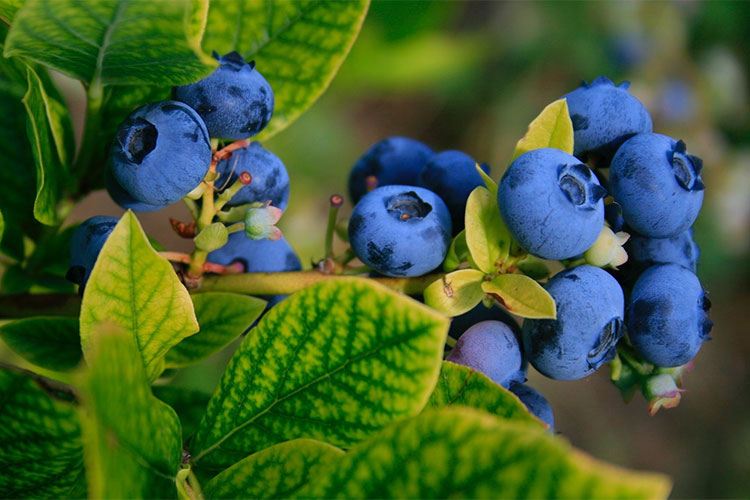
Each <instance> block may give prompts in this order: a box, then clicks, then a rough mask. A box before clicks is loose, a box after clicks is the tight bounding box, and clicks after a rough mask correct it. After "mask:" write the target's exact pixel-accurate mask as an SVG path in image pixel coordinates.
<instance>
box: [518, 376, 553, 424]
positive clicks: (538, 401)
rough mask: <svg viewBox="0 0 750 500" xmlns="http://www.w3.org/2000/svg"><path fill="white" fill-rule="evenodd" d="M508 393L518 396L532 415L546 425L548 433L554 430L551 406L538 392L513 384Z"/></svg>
mask: <svg viewBox="0 0 750 500" xmlns="http://www.w3.org/2000/svg"><path fill="white" fill-rule="evenodd" d="M510 392H512V393H513V394H515V395H516V396H518V399H520V400H521V402H522V403H523V404H524V405H526V408H527V409H528V410H529V411H530V412H531V414H532V415H534V416H536V417H537V418H538V419H539V420H541V421H542V422H544V423H545V424H547V425H548V426H549V430H550V431H554V430H555V415H554V413H552V406H550V404H549V402H548V401H547V399H546V398H545V397H544V396H542V395H541V394H540V393H539V391H537V390H536V389H534V388H533V387H529V386H528V385H526V384H518V383H513V384H510Z"/></svg>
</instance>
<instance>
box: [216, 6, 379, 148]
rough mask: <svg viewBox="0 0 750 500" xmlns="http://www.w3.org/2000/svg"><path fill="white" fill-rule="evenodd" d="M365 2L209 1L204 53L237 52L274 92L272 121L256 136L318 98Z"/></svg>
mask: <svg viewBox="0 0 750 500" xmlns="http://www.w3.org/2000/svg"><path fill="white" fill-rule="evenodd" d="M369 3H370V2H369V0H349V1H346V2H331V1H327V0H297V1H294V2H267V1H263V0H243V1H236V0H219V1H216V0H215V1H212V2H211V7H210V9H209V12H208V25H207V26H206V33H205V36H204V38H203V48H204V50H205V51H206V52H211V51H213V50H215V51H217V52H218V53H219V54H222V55H223V54H226V53H227V52H231V51H233V50H236V51H237V52H239V53H240V54H241V55H242V56H243V57H244V58H245V59H246V60H248V61H249V60H255V62H256V63H257V66H256V67H257V69H258V71H260V73H261V74H262V75H263V76H264V77H265V78H266V79H267V80H268V82H269V83H270V84H271V88H273V93H274V97H275V100H276V104H275V111H274V115H273V118H272V119H271V121H270V123H269V124H268V126H267V127H266V128H265V130H263V132H261V133H260V134H259V135H258V138H259V139H260V140H265V139H268V138H269V137H271V136H272V135H274V134H275V133H277V132H279V131H280V130H282V129H284V128H286V127H287V126H288V125H289V124H290V123H292V122H293V121H294V120H295V119H297V117H298V116H299V115H300V114H302V112H303V111H305V110H306V109H307V108H309V107H310V106H311V105H312V104H313V103H314V102H315V101H316V100H317V99H318V97H320V96H321V95H322V94H323V92H324V91H325V89H326V88H327V87H328V85H329V84H330V83H331V80H333V77H334V76H335V75H336V72H337V71H338V69H339V66H340V65H341V63H342V62H343V61H344V58H346V56H347V54H348V53H349V49H351V46H352V44H353V43H354V40H355V39H356V38H357V34H358V33H359V29H360V27H361V26H362V22H363V21H364V18H365V14H366V13H367V8H368V6H369Z"/></svg>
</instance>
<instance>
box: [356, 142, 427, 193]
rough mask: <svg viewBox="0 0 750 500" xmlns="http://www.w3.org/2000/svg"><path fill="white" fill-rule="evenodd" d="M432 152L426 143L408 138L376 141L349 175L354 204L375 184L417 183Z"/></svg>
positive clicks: (409, 184) (379, 185) (412, 184)
mask: <svg viewBox="0 0 750 500" xmlns="http://www.w3.org/2000/svg"><path fill="white" fill-rule="evenodd" d="M433 154H434V153H433V151H432V149H430V147H429V146H427V145H426V144H423V143H421V142H419V141H415V140H414V139H409V138H407V137H396V136H394V137H388V138H387V139H383V140H382V141H380V142H377V143H375V144H373V145H372V146H371V147H370V149H368V150H367V152H365V154H364V155H362V157H361V158H360V159H359V160H358V161H357V163H356V164H355V165H354V167H353V168H352V171H351V173H350V174H349V195H350V196H351V199H352V203H357V202H358V201H359V200H360V198H362V197H363V196H364V195H365V194H367V192H368V191H371V190H373V189H375V188H376V187H381V186H390V185H393V184H401V185H406V186H416V185H417V183H418V181H419V173H420V172H421V171H422V168H424V166H425V165H426V164H427V160H429V159H430V157H431V156H432V155H433Z"/></svg>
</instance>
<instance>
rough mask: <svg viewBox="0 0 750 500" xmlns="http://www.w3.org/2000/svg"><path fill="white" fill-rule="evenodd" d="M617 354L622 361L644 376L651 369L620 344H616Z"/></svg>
mask: <svg viewBox="0 0 750 500" xmlns="http://www.w3.org/2000/svg"><path fill="white" fill-rule="evenodd" d="M617 354H619V355H620V359H622V361H623V362H625V363H627V364H628V365H629V366H630V367H631V368H632V369H633V370H635V371H636V373H638V375H641V376H644V377H645V376H646V375H650V374H651V371H652V370H650V369H649V368H648V367H647V366H646V365H644V364H643V363H641V362H640V361H638V359H636V357H635V356H634V355H633V354H632V353H631V352H629V350H628V349H627V348H626V347H625V346H622V345H618V346H617Z"/></svg>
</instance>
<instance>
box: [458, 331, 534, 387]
mask: <svg viewBox="0 0 750 500" xmlns="http://www.w3.org/2000/svg"><path fill="white" fill-rule="evenodd" d="M445 359H446V360H447V361H451V362H453V363H457V364H459V365H464V366H468V367H470V368H473V369H474V370H476V371H478V372H482V373H484V374H485V375H487V376H488V377H489V378H490V379H492V380H493V381H494V382H495V383H496V384H499V385H501V386H503V387H505V388H506V389H507V388H508V387H510V384H511V383H513V382H518V383H523V382H525V381H526V364H525V363H524V359H523V354H522V353H521V346H520V344H519V342H518V339H517V338H516V335H515V334H514V333H513V330H511V328H510V327H509V326H508V325H506V324H505V323H502V322H500V321H482V322H481V323H477V324H476V325H474V326H472V327H471V328H469V329H468V330H466V331H465V332H464V334H463V335H461V337H460V338H459V339H458V341H457V342H456V346H455V347H454V348H453V349H451V351H450V353H448V356H447V357H446V358H445Z"/></svg>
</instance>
